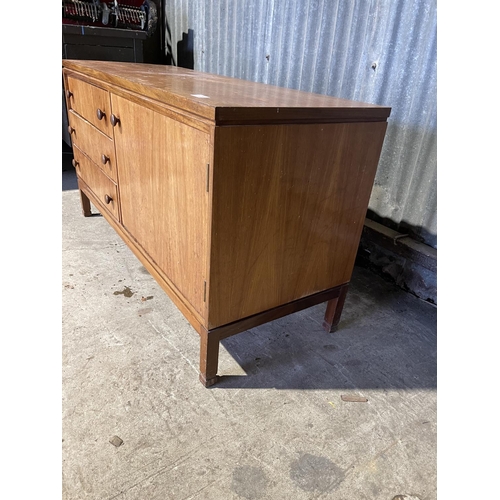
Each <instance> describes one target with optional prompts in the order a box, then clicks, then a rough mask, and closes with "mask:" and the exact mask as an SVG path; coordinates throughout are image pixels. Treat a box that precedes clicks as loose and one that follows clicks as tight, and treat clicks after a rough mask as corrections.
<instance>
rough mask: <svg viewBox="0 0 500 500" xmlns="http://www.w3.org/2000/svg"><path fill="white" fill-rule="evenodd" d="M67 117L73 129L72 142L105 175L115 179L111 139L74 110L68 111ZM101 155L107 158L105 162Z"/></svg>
mask: <svg viewBox="0 0 500 500" xmlns="http://www.w3.org/2000/svg"><path fill="white" fill-rule="evenodd" d="M68 118H69V124H70V126H71V127H73V129H74V132H73V133H72V134H71V138H72V141H73V143H74V144H75V145H76V146H78V148H79V149H80V150H81V151H83V152H84V153H85V154H86V155H87V156H88V157H89V158H90V159H91V160H92V161H93V162H94V163H95V164H96V165H98V166H99V168H100V169H101V170H102V171H103V172H104V173H105V174H106V175H107V176H109V177H110V178H111V179H113V180H114V181H116V180H117V175H116V160H115V145H114V143H113V141H112V140H111V139H110V138H109V137H108V136H107V135H105V134H103V133H102V132H101V131H100V130H97V129H96V128H95V127H93V126H92V125H91V124H90V123H89V122H88V121H86V120H84V119H83V118H80V116H78V115H77V114H76V113H75V112H74V111H72V110H70V111H69V113H68ZM103 155H104V156H105V157H106V158H108V160H107V161H106V163H103V158H102V157H103Z"/></svg>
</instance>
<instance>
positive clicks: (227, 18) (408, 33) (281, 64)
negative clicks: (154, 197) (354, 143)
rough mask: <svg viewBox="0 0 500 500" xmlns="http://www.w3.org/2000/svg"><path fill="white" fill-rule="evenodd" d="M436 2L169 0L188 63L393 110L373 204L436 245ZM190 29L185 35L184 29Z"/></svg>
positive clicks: (171, 33) (381, 215)
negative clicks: (186, 44)
mask: <svg viewBox="0 0 500 500" xmlns="http://www.w3.org/2000/svg"><path fill="white" fill-rule="evenodd" d="M436 10H437V9H436V0H330V1H326V0H325V1H321V0H288V1H285V0H245V1H244V0H212V1H210V0H206V1H204V0H191V1H189V0H171V1H167V2H166V5H165V14H166V22H167V24H168V26H167V29H166V31H167V39H169V42H170V45H171V48H172V56H173V60H174V62H175V63H177V62H178V56H179V57H181V58H182V54H179V55H178V54H177V44H178V42H179V41H180V40H181V39H182V38H183V33H184V34H185V35H184V37H185V38H186V34H189V36H191V35H192V38H193V44H192V50H193V56H194V69H196V70H199V71H204V72H209V73H217V74H221V75H227V76H234V77H237V78H243V79H246V80H253V81H257V82H264V83H270V84H273V85H279V86H282V87H290V88H295V89H301V90H306V91H311V92H316V93H320V94H328V95H332V96H338V97H343V98H346V99H354V100H360V101H365V102H370V103H374V104H381V105H386V106H391V107H392V113H391V117H390V119H389V127H388V131H387V136H386V140H385V143H384V149H383V151H382V157H381V160H380V164H379V169H378V172H377V177H376V180H375V186H374V188H373V192H372V196H371V200H370V206H369V208H370V210H371V211H372V215H374V218H376V219H377V220H379V221H382V222H384V223H385V224H386V225H388V226H390V227H392V228H393V229H399V230H401V231H405V232H407V230H408V231H409V232H410V233H413V234H416V236H417V237H419V238H420V239H421V240H423V241H425V242H426V243H427V244H429V245H431V246H434V247H436V234H437V227H436V224H437V221H436V121H437V109H436V85H437V82H436V51H437V49H436V43H437V41H436V38H437V33H436V22H437V19H436V18H437V12H436ZM189 30H192V31H189Z"/></svg>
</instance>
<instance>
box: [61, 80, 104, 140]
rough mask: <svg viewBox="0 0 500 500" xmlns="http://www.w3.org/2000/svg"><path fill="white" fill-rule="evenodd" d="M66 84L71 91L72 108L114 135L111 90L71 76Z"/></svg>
mask: <svg viewBox="0 0 500 500" xmlns="http://www.w3.org/2000/svg"><path fill="white" fill-rule="evenodd" d="M66 86H67V90H68V91H69V94H68V95H69V98H68V103H69V106H70V109H73V110H74V111H75V112H76V113H78V114H79V115H80V116H83V118H85V119H86V120H87V121H89V122H90V123H92V125H94V126H95V127H97V128H98V129H99V130H100V131H101V132H103V133H104V134H106V135H108V136H109V137H113V126H112V125H111V123H110V121H109V120H110V116H111V101H110V98H109V92H108V91H107V90H103V89H100V88H98V87H96V86H95V85H91V84H90V83H85V82H84V81H82V80H79V79H78V78H73V77H71V76H68V80H67V84H66ZM99 117H100V118H99Z"/></svg>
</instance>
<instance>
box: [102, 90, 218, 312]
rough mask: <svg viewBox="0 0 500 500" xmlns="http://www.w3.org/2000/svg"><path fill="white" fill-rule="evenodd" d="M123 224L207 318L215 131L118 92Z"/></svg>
mask: <svg viewBox="0 0 500 500" xmlns="http://www.w3.org/2000/svg"><path fill="white" fill-rule="evenodd" d="M111 102H112V112H113V114H115V115H116V116H118V117H119V119H120V121H119V123H118V125H117V126H116V127H115V131H114V133H115V145H116V160H117V167H118V185H119V190H120V200H121V211H122V223H123V226H124V227H125V228H126V229H127V230H128V231H129V233H130V234H131V235H132V237H134V238H135V239H136V241H137V242H138V243H139V245H140V246H141V247H142V248H143V249H144V250H145V252H146V253H147V254H148V255H149V256H150V257H151V259H152V260H153V261H154V262H155V263H156V264H157V266H158V267H159V268H160V269H161V270H162V271H163V272H164V273H165V275H166V276H167V277H168V279H169V280H170V281H171V284H172V285H173V286H174V287H175V288H176V289H177V291H178V292H180V293H181V294H182V295H183V296H184V297H185V299H187V301H188V302H189V303H190V304H191V306H192V307H193V309H194V310H195V311H196V312H197V313H198V314H199V315H200V316H201V318H204V317H205V309H206V307H205V306H206V303H205V296H204V292H205V290H204V282H205V280H206V279H207V261H208V257H207V251H208V250H207V248H208V245H207V240H208V206H209V204H208V193H207V190H206V186H207V177H206V176H207V164H208V163H209V161H210V160H209V155H210V136H209V135H208V134H206V133H204V132H201V131H199V130H197V129H194V128H192V127H190V126H188V125H185V124H183V123H181V122H178V121H175V120H173V119H171V118H168V117H166V116H164V115H162V114H160V113H157V112H155V111H152V110H151V109H148V108H145V107H143V106H141V105H140V104H136V103H133V102H131V101H129V100H127V99H124V98H122V97H118V96H116V95H112V96H111Z"/></svg>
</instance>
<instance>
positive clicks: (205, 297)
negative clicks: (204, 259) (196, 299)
mask: <svg viewBox="0 0 500 500" xmlns="http://www.w3.org/2000/svg"><path fill="white" fill-rule="evenodd" d="M206 301H207V282H206V281H204V282H203V302H206Z"/></svg>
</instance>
